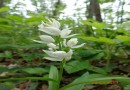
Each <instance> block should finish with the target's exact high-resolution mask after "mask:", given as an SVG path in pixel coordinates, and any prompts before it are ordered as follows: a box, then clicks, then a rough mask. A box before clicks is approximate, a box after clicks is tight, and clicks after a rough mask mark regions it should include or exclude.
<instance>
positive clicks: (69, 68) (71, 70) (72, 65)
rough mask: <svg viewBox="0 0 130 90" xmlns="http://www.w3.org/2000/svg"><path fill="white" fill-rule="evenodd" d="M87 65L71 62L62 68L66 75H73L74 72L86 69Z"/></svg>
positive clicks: (85, 63)
mask: <svg viewBox="0 0 130 90" xmlns="http://www.w3.org/2000/svg"><path fill="white" fill-rule="evenodd" d="M77 65H78V66H77ZM87 65H88V62H87V61H72V62H69V63H66V65H65V67H64V68H65V70H66V71H67V72H68V73H74V72H77V71H80V70H83V69H86V66H87Z"/></svg>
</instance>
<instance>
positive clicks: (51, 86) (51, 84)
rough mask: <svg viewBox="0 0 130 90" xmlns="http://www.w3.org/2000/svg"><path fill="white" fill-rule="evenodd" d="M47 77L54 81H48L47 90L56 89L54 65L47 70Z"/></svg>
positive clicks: (56, 75)
mask: <svg viewBox="0 0 130 90" xmlns="http://www.w3.org/2000/svg"><path fill="white" fill-rule="evenodd" d="M49 78H50V79H53V80H55V81H56V82H55V81H49V90H58V88H59V87H58V79H59V77H58V69H57V68H56V67H55V66H51V68H50V72H49Z"/></svg>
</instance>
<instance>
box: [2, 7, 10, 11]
mask: <svg viewBox="0 0 130 90" xmlns="http://www.w3.org/2000/svg"><path fill="white" fill-rule="evenodd" d="M6 11H9V8H8V7H2V8H0V12H6Z"/></svg>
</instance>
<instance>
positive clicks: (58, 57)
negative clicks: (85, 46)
mask: <svg viewBox="0 0 130 90" xmlns="http://www.w3.org/2000/svg"><path fill="white" fill-rule="evenodd" d="M43 51H44V52H45V53H46V54H48V55H49V56H50V57H44V58H45V59H48V60H51V61H62V60H63V59H65V60H70V59H71V55H72V53H73V51H72V50H70V51H69V52H68V53H66V52H65V51H49V50H43Z"/></svg>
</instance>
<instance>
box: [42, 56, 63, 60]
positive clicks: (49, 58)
mask: <svg viewBox="0 0 130 90" xmlns="http://www.w3.org/2000/svg"><path fill="white" fill-rule="evenodd" d="M44 58H45V59H47V60H50V61H62V60H63V59H61V58H52V57H44Z"/></svg>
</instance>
